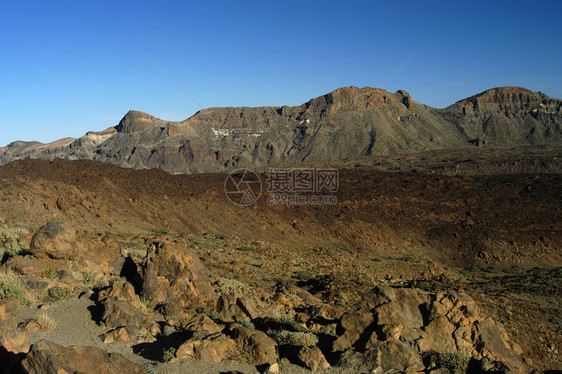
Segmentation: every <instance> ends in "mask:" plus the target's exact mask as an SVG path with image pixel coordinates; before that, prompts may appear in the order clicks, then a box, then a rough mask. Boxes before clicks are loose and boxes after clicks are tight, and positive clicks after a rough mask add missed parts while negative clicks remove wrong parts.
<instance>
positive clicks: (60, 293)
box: [47, 287, 65, 301]
mask: <svg viewBox="0 0 562 374" xmlns="http://www.w3.org/2000/svg"><path fill="white" fill-rule="evenodd" d="M47 296H49V298H50V299H51V300H52V301H59V300H61V299H62V298H64V296H65V292H64V289H62V288H61V287H53V288H49V289H48V290H47Z"/></svg>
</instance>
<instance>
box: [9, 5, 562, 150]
mask: <svg viewBox="0 0 562 374" xmlns="http://www.w3.org/2000/svg"><path fill="white" fill-rule="evenodd" d="M451 3H454V4H451ZM561 14H562V2H561V1H536V2H530V1H492V0H488V1H471V2H449V1H404V0H403V1H384V2H383V1H380V2H379V1H346V2H344V1H337V2H336V1H286V2H268V1H263V0H262V1H201V2H199V1H191V2H187V1H159V2H156V1H153V2H142V1H120V0H117V1H100V0H96V1H88V0H80V1H76V0H72V1H35V2H34V1H23V0H22V1H3V2H1V3H0V146H2V145H5V144H7V143H9V142H11V141H14V140H39V141H42V142H48V141H53V140H55V139H58V138H61V137H65V136H72V137H79V136H81V135H83V134H84V133H85V132H86V131H88V130H102V129H105V128H107V127H109V126H114V125H116V124H117V123H118V121H119V119H120V118H121V117H122V116H123V115H125V113H126V112H127V111H128V110H129V109H136V110H141V111H144V112H148V113H150V114H153V115H155V116H157V117H160V118H162V119H166V120H182V119H185V118H187V117H189V116H190V115H192V114H194V113H195V112H196V111H197V110H199V107H198V105H197V104H196V103H195V102H194V101H193V100H192V99H191V98H190V97H189V96H188V95H186V94H185V93H184V92H183V91H182V89H181V88H179V87H178V86H177V85H176V83H175V82H174V81H173V80H172V79H171V78H170V77H169V76H168V75H167V74H166V73H165V72H164V71H163V70H162V69H161V68H160V67H159V65H158V64H157V63H155V62H154V60H153V59H152V57H153V58H154V59H155V60H156V61H158V63H160V64H161V65H162V66H164V67H165V68H166V69H167V70H168V71H169V72H170V74H171V75H172V76H173V77H174V78H175V79H176V80H177V81H178V82H180V83H181V85H182V86H183V87H185V89H186V90H187V91H188V92H189V93H190V94H191V95H192V96H193V97H194V98H195V99H196V100H197V102H199V103H200V104H201V105H202V106H203V107H213V106H261V105H275V106H277V105H300V104H302V103H303V102H305V101H307V100H309V99H310V98H313V97H317V96H320V95H323V94H325V93H328V92H330V91H332V90H334V89H336V88H338V87H341V86H350V85H354V86H359V87H363V86H372V87H382V88H385V89H387V90H389V91H392V92H394V91H396V90H398V89H405V90H407V91H409V92H410V94H411V95H412V96H413V97H414V99H415V100H416V101H418V102H422V103H424V104H428V105H431V106H435V107H444V106H447V105H450V104H452V103H454V102H455V101H457V100H459V99H462V98H464V97H467V96H470V95H473V94H476V93H478V92H481V91H483V90H486V89H488V88H491V87H497V86H507V85H514V86H523V87H527V88H529V89H532V90H535V91H542V92H545V93H546V94H548V95H550V96H553V97H557V98H562V69H561V67H562V37H561V32H560V27H559V20H560V15H561ZM151 56H152V57H151Z"/></svg>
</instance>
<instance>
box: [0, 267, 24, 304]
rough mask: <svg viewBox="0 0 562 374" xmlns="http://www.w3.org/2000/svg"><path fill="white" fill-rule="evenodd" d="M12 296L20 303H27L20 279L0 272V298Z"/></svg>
mask: <svg viewBox="0 0 562 374" xmlns="http://www.w3.org/2000/svg"><path fill="white" fill-rule="evenodd" d="M8 297H13V298H15V299H18V300H19V302H20V303H21V304H22V305H27V304H28V303H29V298H28V296H27V292H25V289H24V288H23V286H22V285H21V283H20V281H19V280H18V279H16V278H12V277H10V276H8V275H5V274H0V299H6V298H8Z"/></svg>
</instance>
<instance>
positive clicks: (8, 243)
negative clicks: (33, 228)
mask: <svg viewBox="0 0 562 374" xmlns="http://www.w3.org/2000/svg"><path fill="white" fill-rule="evenodd" d="M24 233H25V232H24V231H23V230H20V229H1V230H0V261H2V259H3V258H4V256H8V257H12V256H15V255H17V254H19V253H21V252H22V251H23V250H25V249H27V248H26V246H25V245H24V244H23V243H22V242H21V241H20V239H19V238H20V236H21V235H22V234H24Z"/></svg>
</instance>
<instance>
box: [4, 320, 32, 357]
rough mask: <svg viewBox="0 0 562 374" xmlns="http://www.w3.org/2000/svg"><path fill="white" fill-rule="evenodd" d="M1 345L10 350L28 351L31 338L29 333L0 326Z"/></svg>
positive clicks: (13, 351)
mask: <svg viewBox="0 0 562 374" xmlns="http://www.w3.org/2000/svg"><path fill="white" fill-rule="evenodd" d="M0 345H2V346H3V347H4V348H5V349H6V350H7V351H8V352H12V353H16V354H17V353H27V352H29V338H28V337H27V334H26V333H24V332H22V331H19V330H15V329H14V330H12V329H8V328H5V327H2V326H0Z"/></svg>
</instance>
